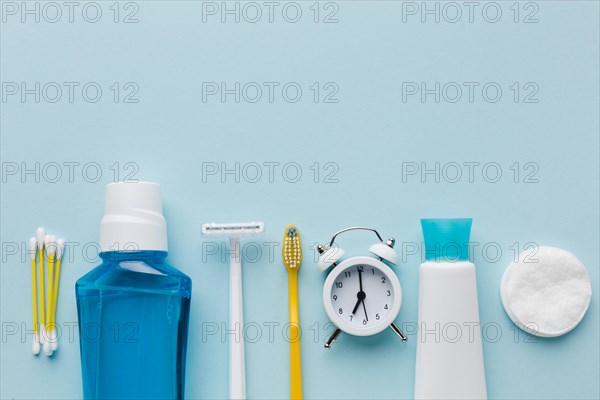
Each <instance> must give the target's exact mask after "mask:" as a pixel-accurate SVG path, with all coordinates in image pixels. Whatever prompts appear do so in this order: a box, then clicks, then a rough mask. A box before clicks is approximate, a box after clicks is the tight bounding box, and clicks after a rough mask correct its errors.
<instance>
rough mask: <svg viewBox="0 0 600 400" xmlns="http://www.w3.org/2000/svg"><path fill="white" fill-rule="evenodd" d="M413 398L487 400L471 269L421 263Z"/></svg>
mask: <svg viewBox="0 0 600 400" xmlns="http://www.w3.org/2000/svg"><path fill="white" fill-rule="evenodd" d="M419 275H420V279H419V281H420V284H419V327H418V329H419V334H418V340H417V361H416V371H415V399H486V398H487V391H486V385H485V371H484V364H483V349H482V343H481V329H480V324H479V307H478V304H477V284H476V280H475V265H473V263H470V262H467V261H460V262H433V261H427V262H425V263H423V264H421V268H420V273H419Z"/></svg>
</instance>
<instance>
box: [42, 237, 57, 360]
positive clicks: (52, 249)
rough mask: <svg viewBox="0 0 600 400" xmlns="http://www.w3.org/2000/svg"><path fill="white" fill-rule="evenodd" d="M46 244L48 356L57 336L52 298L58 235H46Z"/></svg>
mask: <svg viewBox="0 0 600 400" xmlns="http://www.w3.org/2000/svg"><path fill="white" fill-rule="evenodd" d="M44 245H45V247H46V256H47V257H48V291H47V296H48V297H47V298H46V333H47V335H48V337H47V338H46V340H44V353H46V355H47V356H51V355H52V341H53V336H55V332H54V330H55V326H54V321H53V320H52V299H53V297H54V295H53V288H54V260H55V257H54V255H55V253H56V237H55V236H53V235H46V237H45V239H44Z"/></svg>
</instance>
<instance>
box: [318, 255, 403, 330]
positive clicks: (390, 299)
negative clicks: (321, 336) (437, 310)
mask: <svg viewBox="0 0 600 400" xmlns="http://www.w3.org/2000/svg"><path fill="white" fill-rule="evenodd" d="M401 298H402V293H401V290H400V283H399V282H398V278H397V277H396V274H394V272H393V271H392V270H391V269H390V268H389V267H388V266H387V265H385V264H384V263H382V262H381V261H379V260H376V259H373V258H371V257H354V258H352V259H349V260H346V261H344V262H343V263H341V264H340V265H338V266H337V267H335V268H334V270H333V271H331V273H330V275H329V276H328V278H327V282H326V285H325V288H324V293H323V300H324V302H325V309H326V310H327V314H328V315H329V317H330V318H331V320H332V321H333V322H334V323H335V324H336V325H337V326H338V327H339V328H340V329H342V330H344V331H346V332H348V333H350V334H353V335H359V336H367V335H373V334H375V333H378V332H381V331H382V330H383V329H385V328H387V327H388V326H389V325H390V324H391V323H392V322H393V320H394V319H395V318H396V316H397V315H398V311H399V310H400V302H401Z"/></svg>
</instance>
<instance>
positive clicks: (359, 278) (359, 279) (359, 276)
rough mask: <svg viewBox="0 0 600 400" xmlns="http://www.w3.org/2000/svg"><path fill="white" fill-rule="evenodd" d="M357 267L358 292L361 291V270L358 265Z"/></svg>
mask: <svg viewBox="0 0 600 400" xmlns="http://www.w3.org/2000/svg"><path fill="white" fill-rule="evenodd" d="M356 268H357V269H358V284H359V285H360V292H362V291H363V288H362V270H361V269H360V268H358V267H356Z"/></svg>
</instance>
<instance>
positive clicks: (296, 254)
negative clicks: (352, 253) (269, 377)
mask: <svg viewBox="0 0 600 400" xmlns="http://www.w3.org/2000/svg"><path fill="white" fill-rule="evenodd" d="M281 253H282V254H281V255H282V257H283V264H284V265H285V268H286V269H287V271H288V296H289V306H290V399H302V361H301V357H300V316H299V312H298V270H299V269H300V265H301V264H302V243H301V242H300V233H299V232H298V228H296V226H295V225H293V224H290V225H288V226H286V228H285V233H284V235H283V249H282V251H281Z"/></svg>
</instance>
